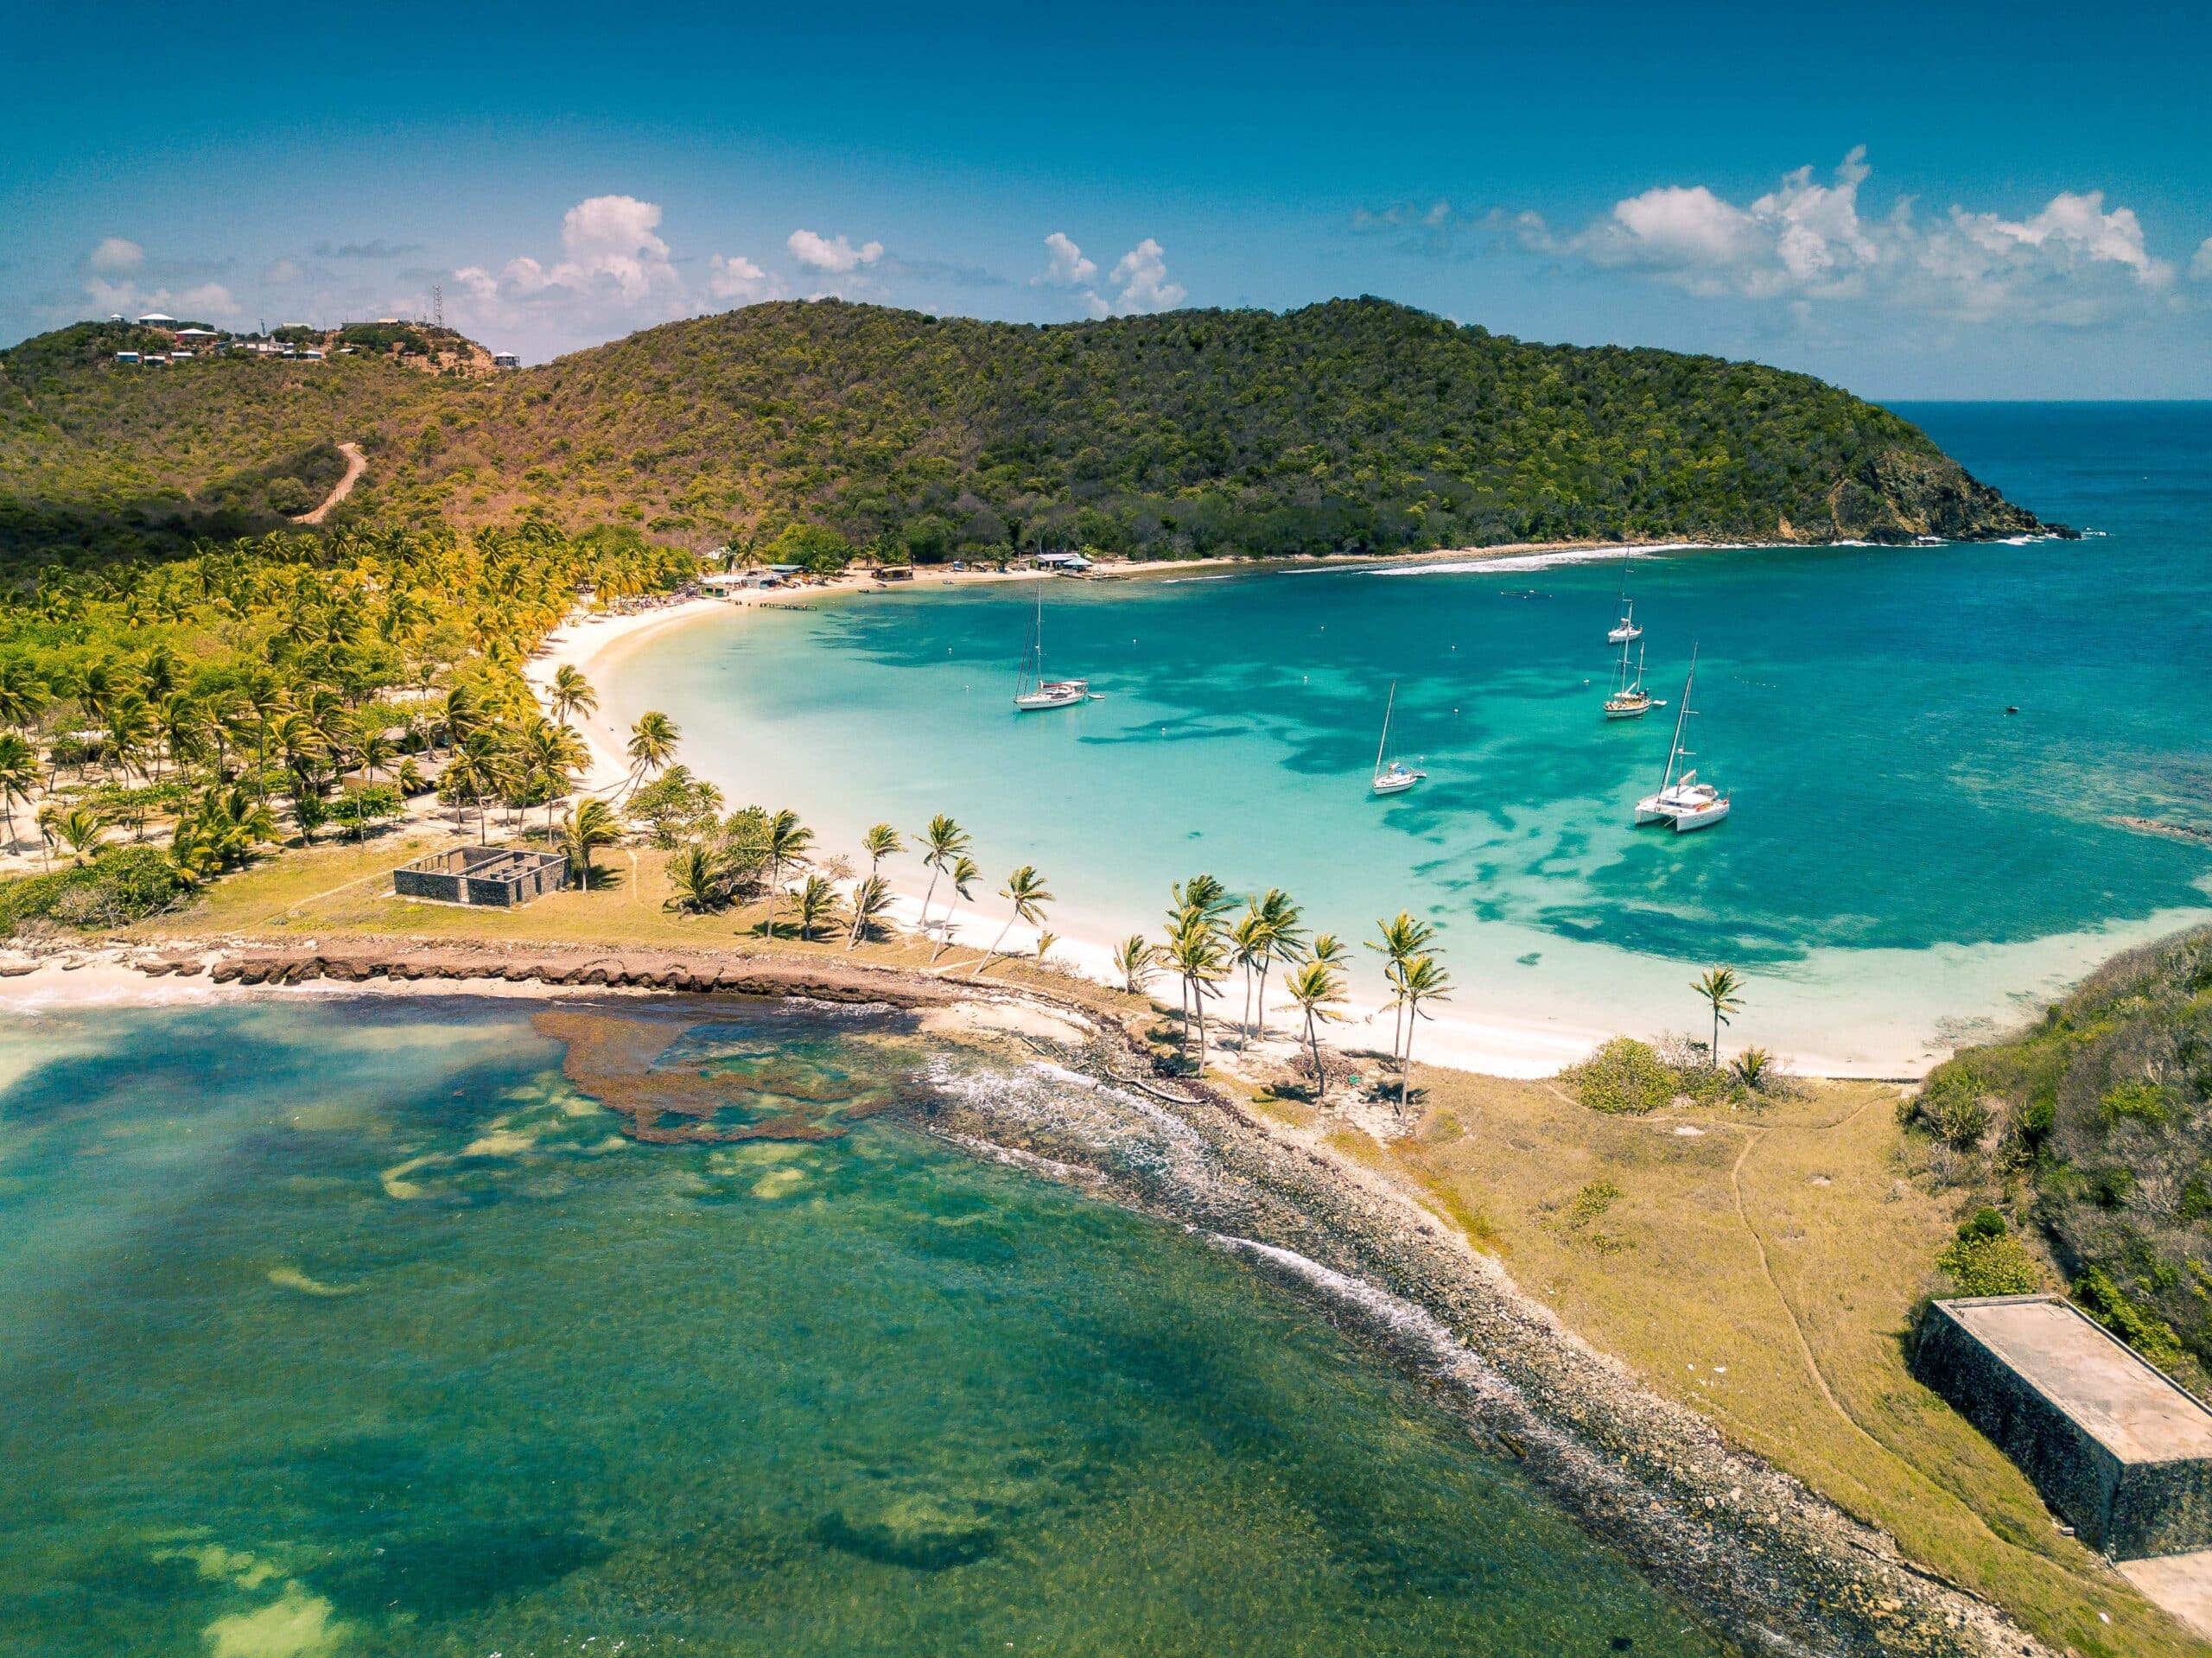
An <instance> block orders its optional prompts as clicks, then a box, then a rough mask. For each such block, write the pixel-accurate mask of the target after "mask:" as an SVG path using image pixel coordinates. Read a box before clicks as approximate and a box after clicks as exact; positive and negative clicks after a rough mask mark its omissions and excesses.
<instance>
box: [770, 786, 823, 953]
mask: <svg viewBox="0 0 2212 1658" xmlns="http://www.w3.org/2000/svg"><path fill="white" fill-rule="evenodd" d="M813 844H814V831H813V830H812V829H809V828H807V827H806V826H805V825H804V823H800V822H799V821H798V813H797V812H795V811H791V810H784V811H779V812H778V813H777V814H776V815H775V816H773V817H772V818H770V819H769V820H768V822H767V823H766V826H765V828H764V829H762V831H761V837H760V851H761V854H762V855H763V856H765V857H766V859H767V861H768V937H771V938H773V937H775V936H776V899H777V898H778V897H779V895H780V894H781V893H782V892H783V883H784V866H785V864H788V863H795V862H797V861H798V860H799V859H801V858H804V856H805V855H806V849H807V848H809V847H810V846H812V845H813Z"/></svg>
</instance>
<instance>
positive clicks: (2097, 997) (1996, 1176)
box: [1911, 928, 2212, 1386]
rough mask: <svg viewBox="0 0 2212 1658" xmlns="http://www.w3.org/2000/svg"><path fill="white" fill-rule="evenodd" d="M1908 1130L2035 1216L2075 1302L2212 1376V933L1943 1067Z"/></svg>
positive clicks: (2172, 1361)
mask: <svg viewBox="0 0 2212 1658" xmlns="http://www.w3.org/2000/svg"><path fill="white" fill-rule="evenodd" d="M1911 1109H1912V1119H1911V1120H1912V1121H1913V1122H1915V1123H1916V1125H1918V1126H1920V1127H1922V1128H1925V1129H1926V1130H1927V1132H1928V1133H1929V1135H1930V1137H1931V1139H1934V1140H1939V1141H1948V1143H1949V1146H1950V1147H1952V1148H1954V1155H1955V1160H1958V1161H1960V1162H1961V1166H1963V1167H1964V1168H1965V1169H1966V1171H1967V1176H1968V1177H1969V1178H1966V1179H1963V1180H1962V1181H1961V1185H1966V1186H1967V1187H1968V1188H1971V1186H1972V1185H1974V1180H1975V1179H1976V1178H1982V1179H1986V1180H1987V1181H1989V1182H1990V1183H1991V1187H1990V1189H1991V1190H1992V1191H1993V1194H1999V1195H2001V1199H2002V1200H2003V1201H2005V1202H2006V1204H2007V1205H2008V1206H2009V1207H2012V1208H2013V1209H2014V1210H2015V1212H2016V1213H2018V1214H2021V1215H2023V1216H2024V1217H2026V1218H2028V1219H2030V1220H2031V1221H2032V1223H2034V1224H2035V1226H2036V1227H2037V1229H2040V1231H2041V1232H2042V1234H2043V1236H2044V1239H2045V1240H2046V1242H2048V1243H2049V1244H2050V1250H2051V1254H2052V1255H2053V1256H2054V1258H2055V1259H2056V1261H2057V1263H2058V1265H2059V1267H2060V1268H2061V1270H2062V1271H2063V1273H2064V1274H2066V1276H2067V1278H2068V1279H2069V1281H2070V1282H2071V1284H2072V1286H2073V1290H2074V1294H2075V1299H2077V1300H2079V1301H2080V1302H2081V1303H2082V1305H2084V1306H2085V1307H2087V1308H2088V1310H2089V1311H2090V1312H2094V1313H2095V1314H2096V1315H2097V1317H2098V1318H2101V1319H2102V1320H2104V1322H2105V1323H2106V1324H2109V1325H2110V1326H2112V1328H2113V1329H2114V1330H2115V1331H2118V1332H2119V1333H2120V1334H2121V1335H2122V1336H2125V1337H2126V1338H2127V1339H2128V1340H2129V1341H2131V1342H2133V1343H2134V1344H2135V1345H2136V1346H2137V1347H2139V1348H2140V1349H2141V1350H2143V1352H2144V1353H2145V1354H2146V1355H2147V1356H2150V1357H2151V1358H2152V1359H2154V1360H2156V1361H2157V1362H2158V1363H2162V1364H2164V1365H2166V1366H2168V1367H2169V1368H2171V1369H2177V1370H2179V1371H2180V1373H2181V1374H2183V1375H2184V1376H2185V1377H2187V1378H2188V1379H2189V1380H2190V1381H2191V1382H2195V1383H2196V1384H2197V1385H2198V1386H2202V1385H2205V1383H2206V1382H2208V1380H2212V929H2206V928H2200V929H2198V930H2196V931H2192V932H2185V933H2181V934H2177V935H2176V936H2175V937H2171V938H2169V939H2166V940H2164V941H2163V942H2162V943H2156V944H2152V945H2147V946H2145V948H2143V949H2140V950H2130V951H2128V952H2127V953H2126V955H2123V956H2117V957H2115V958H2114V959H2113V960H2112V961H2110V962H2107V963H2106V964H2105V965H2104V966H2103V967H2101V968H2100V969H2097V971H2096V972H2095V973H2094V974H2092V975H2090V976H2089V977H2088V979H2087V980H2086V981H2083V983H2082V987H2081V988H2079V989H2078V990H2076V991H2075V992H2074V993H2073V994H2071V995H2069V996H2068V997H2067V998H2066V999H2065V1000H2064V1001H2061V1002H2059V1003H2058V1004H2057V1005H2056V1007H2052V1008H2051V1010H2050V1013H2048V1014H2046V1015H2045V1016H2044V1018H2043V1020H2040V1021H2039V1022H2037V1024H2036V1025H2035V1026H2032V1027H2031V1028H2030V1029H2029V1030H2027V1031H2025V1032H2022V1033H2021V1034H2020V1035H2018V1036H2017V1037H2015V1038H2013V1039H2010V1040H2008V1041H2005V1042H1999V1043H1994V1044H1991V1045H1987V1046H1985V1047H1980V1048H1974V1049H1970V1050H1968V1051H1966V1052H1964V1053H1961V1054H1960V1055H1959V1056H1958V1057H1957V1058H1955V1059H1953V1060H1951V1061H1949V1062H1948V1064H1944V1065H1942V1066H1941V1067H1939V1068H1938V1069H1937V1070H1936V1071H1935V1072H1934V1074H1933V1075H1931V1076H1930V1077H1929V1080H1928V1086H1927V1087H1926V1089H1924V1090H1923V1092H1922V1094H1921V1096H1920V1097H1919V1098H1918V1099H1917V1100H1916V1102H1914V1105H1913V1107H1912V1108H1911Z"/></svg>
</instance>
